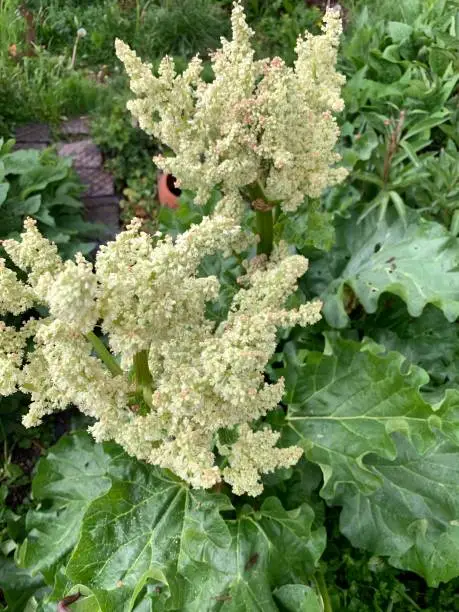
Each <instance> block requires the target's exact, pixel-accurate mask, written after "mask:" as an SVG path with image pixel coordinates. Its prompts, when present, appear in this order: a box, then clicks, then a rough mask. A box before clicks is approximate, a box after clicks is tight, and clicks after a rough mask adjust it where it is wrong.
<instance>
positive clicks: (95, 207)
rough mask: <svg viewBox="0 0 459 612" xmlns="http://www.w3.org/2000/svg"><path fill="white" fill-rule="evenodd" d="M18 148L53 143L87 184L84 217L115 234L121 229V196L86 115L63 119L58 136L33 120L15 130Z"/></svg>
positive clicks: (43, 147) (47, 127) (35, 147)
mask: <svg viewBox="0 0 459 612" xmlns="http://www.w3.org/2000/svg"><path fill="white" fill-rule="evenodd" d="M15 138H16V148H17V149H45V148H46V147H49V146H50V145H52V144H54V145H55V146H56V148H57V152H58V155H61V156H63V157H71V158H72V160H73V167H74V168H75V170H76V171H77V173H78V174H79V176H80V178H81V181H82V182H83V184H84V185H85V188H86V189H85V192H84V194H83V197H82V199H83V202H84V207H85V220H86V221H93V222H98V223H104V224H105V225H106V226H107V227H108V228H109V230H110V233H111V234H112V235H114V234H116V233H117V232H118V231H119V223H120V221H119V197H118V196H117V195H116V193H115V186H114V180H113V177H112V176H111V175H110V174H108V173H107V172H105V171H104V169H103V158H102V154H101V152H100V151H99V149H98V147H97V145H96V144H95V143H94V142H93V140H92V139H91V135H90V129H89V121H88V119H87V118H86V117H79V118H76V119H69V120H66V121H63V123H62V124H61V125H60V127H59V129H58V131H57V132H56V137H53V133H52V131H51V129H50V128H49V126H48V125H45V124H41V123H31V124H27V125H24V126H20V127H18V128H17V130H16V134H15Z"/></svg>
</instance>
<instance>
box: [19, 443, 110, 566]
mask: <svg viewBox="0 0 459 612" xmlns="http://www.w3.org/2000/svg"><path fill="white" fill-rule="evenodd" d="M107 448H108V447H106V449H107ZM110 461H111V456H110V454H109V453H108V452H106V450H104V449H103V447H102V446H97V445H94V444H93V443H92V441H91V439H90V437H89V436H88V435H87V434H83V433H79V434H75V435H72V436H66V437H63V438H61V439H60V440H59V442H58V443H57V444H56V446H54V447H53V448H52V449H51V450H50V451H49V453H48V455H47V457H46V458H44V459H42V460H41V461H40V463H39V466H38V471H37V474H36V476H35V478H34V480H33V485H32V491H33V495H34V498H35V499H36V500H39V501H44V500H52V504H51V506H49V507H47V506H45V507H44V508H43V509H39V510H32V511H30V512H29V513H28V515H27V529H28V531H29V535H28V537H27V539H26V541H25V542H24V544H23V545H22V547H21V554H20V560H21V565H22V566H24V567H26V568H28V569H29V570H30V571H31V572H32V574H36V573H37V572H45V571H47V570H50V569H52V568H53V566H55V564H56V563H57V562H59V561H60V560H62V559H63V558H64V557H65V555H66V554H67V553H68V552H69V551H70V550H71V549H72V548H73V546H74V545H75V543H76V541H77V538H78V533H79V528H80V525H81V520H82V518H83V514H84V512H85V510H86V509H87V507H88V505H89V503H90V502H91V501H92V500H93V499H95V498H96V497H98V496H99V495H101V494H102V493H104V492H105V491H106V490H107V489H108V487H109V486H110V480H109V479H108V478H107V477H106V476H105V474H106V471H107V468H108V465H109V463H110Z"/></svg>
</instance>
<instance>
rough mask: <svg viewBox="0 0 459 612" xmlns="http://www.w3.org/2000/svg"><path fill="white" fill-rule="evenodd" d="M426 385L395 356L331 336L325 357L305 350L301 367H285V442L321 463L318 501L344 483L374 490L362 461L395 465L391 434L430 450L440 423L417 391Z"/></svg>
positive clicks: (376, 481)
mask: <svg viewBox="0 0 459 612" xmlns="http://www.w3.org/2000/svg"><path fill="white" fill-rule="evenodd" d="M428 380H429V379H428V376H427V374H426V372H425V371H424V370H422V369H421V368H418V367H416V366H412V365H411V366H408V365H407V362H406V360H405V359H404V357H403V356H402V355H400V354H399V353H395V352H390V353H384V352H383V348H382V347H380V346H378V345H376V344H375V343H373V342H371V341H366V342H364V343H362V344H360V343H358V342H353V341H349V340H343V339H341V338H340V337H339V336H337V335H335V334H332V335H330V336H329V337H328V344H327V346H326V350H325V353H318V352H312V351H311V352H308V353H306V357H305V360H304V362H302V363H299V364H290V365H289V367H288V368H287V369H286V381H287V394H286V401H287V403H288V404H289V408H288V414H287V417H286V425H285V429H284V435H285V439H286V441H287V442H288V443H296V444H299V445H301V446H302V447H303V448H304V451H305V455H306V457H307V458H308V459H309V460H310V461H313V462H315V463H317V464H318V465H320V467H321V468H322V471H323V475H324V486H323V489H322V492H321V495H322V496H323V497H324V498H325V499H327V500H333V499H334V498H335V495H336V491H337V490H338V489H339V488H340V487H341V486H342V485H343V484H352V485H353V486H355V488H356V489H357V490H359V491H360V492H361V493H362V494H363V495H368V494H370V493H372V492H374V491H375V490H376V489H378V488H379V487H380V486H381V479H380V477H379V476H378V474H377V473H375V472H374V471H373V470H371V469H369V468H368V466H367V465H366V464H365V462H364V458H365V457H366V455H368V454H370V453H374V454H377V455H379V456H381V457H384V458H386V459H389V460H394V459H395V458H396V456H397V451H396V446H395V443H394V440H393V437H392V434H393V432H402V433H403V434H404V435H405V436H406V437H407V438H408V439H409V440H411V442H412V443H413V445H414V446H415V448H416V449H417V450H418V451H419V452H420V453H423V452H426V451H427V450H428V449H429V448H430V447H431V446H433V445H434V444H435V442H436V436H435V429H436V428H438V427H441V426H442V425H443V420H442V417H441V415H440V414H436V413H435V412H434V410H433V409H432V408H431V406H430V405H429V404H428V403H427V402H426V401H425V400H424V399H423V398H422V396H421V394H420V393H419V388H420V387H421V386H422V385H424V384H425V383H426V382H428ZM444 412H445V413H446V412H448V414H447V415H446V416H448V421H447V425H448V427H450V428H451V427H454V417H455V413H454V411H453V410H450V411H447V410H446V409H445V410H444ZM446 416H445V419H446ZM445 426H446V425H445Z"/></svg>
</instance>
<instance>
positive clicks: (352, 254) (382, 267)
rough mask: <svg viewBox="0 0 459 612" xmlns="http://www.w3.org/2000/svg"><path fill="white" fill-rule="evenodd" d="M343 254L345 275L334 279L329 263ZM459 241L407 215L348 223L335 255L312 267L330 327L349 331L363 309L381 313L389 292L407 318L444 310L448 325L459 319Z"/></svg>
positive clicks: (315, 288) (339, 231)
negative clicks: (429, 310) (430, 309)
mask: <svg viewBox="0 0 459 612" xmlns="http://www.w3.org/2000/svg"><path fill="white" fill-rule="evenodd" d="M337 253H338V254H339V258H340V261H341V262H342V263H341V269H338V270H337V269H336V268H335V273H337V274H338V275H337V276H335V278H334V279H333V280H331V282H329V283H328V284H327V286H326V287H325V288H324V280H323V279H324V278H326V279H327V278H329V277H330V263H329V261H332V262H334V261H335V260H336V254H337ZM458 266H459V240H458V239H457V238H454V237H452V236H451V234H450V233H449V232H448V231H447V230H446V229H445V228H444V227H443V226H442V225H440V224H438V223H435V222H432V221H426V220H425V219H423V218H422V217H420V216H419V215H418V214H417V213H415V212H414V211H407V219H406V224H405V223H404V222H403V221H402V220H401V219H396V220H392V221H387V220H383V221H381V222H380V223H379V224H378V220H377V216H376V215H372V216H368V217H367V218H365V219H364V220H363V221H362V223H360V224H357V223H356V222H355V219H350V220H347V221H343V222H342V223H341V225H340V226H339V227H338V228H337V247H336V252H335V253H333V252H332V253H331V254H330V255H329V256H325V257H323V258H321V259H319V260H316V261H315V262H312V263H311V267H310V271H309V272H308V276H309V279H306V282H307V283H309V287H310V289H311V290H312V291H313V292H316V293H320V297H321V299H322V300H323V301H324V308H323V314H324V316H325V318H326V320H327V321H328V323H329V324H330V325H332V326H333V327H337V328H342V327H346V326H347V325H348V324H349V322H350V319H349V314H350V313H351V312H352V311H353V310H354V309H355V307H356V306H357V304H358V303H360V304H362V306H363V308H364V309H365V311H366V312H367V313H373V312H376V310H377V307H378V301H379V298H380V296H381V295H382V294H383V293H384V292H388V293H392V294H395V295H398V296H399V297H400V298H402V300H403V301H404V302H406V305H407V308H408V312H409V313H410V315H412V316H414V317H418V316H419V315H420V314H421V313H422V311H423V309H424V307H425V306H426V305H427V304H433V305H435V306H437V307H438V308H439V309H441V310H442V311H443V313H444V315H445V317H446V318H447V319H448V321H454V320H455V319H456V318H457V317H458V316H459V271H458Z"/></svg>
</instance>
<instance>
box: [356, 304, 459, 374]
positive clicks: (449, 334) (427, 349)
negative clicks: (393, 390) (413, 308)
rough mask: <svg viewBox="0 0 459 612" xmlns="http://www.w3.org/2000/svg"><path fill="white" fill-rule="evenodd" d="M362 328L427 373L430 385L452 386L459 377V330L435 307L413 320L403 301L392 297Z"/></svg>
mask: <svg viewBox="0 0 459 612" xmlns="http://www.w3.org/2000/svg"><path fill="white" fill-rule="evenodd" d="M362 328H363V330H364V332H365V335H367V336H370V337H371V338H373V339H374V340H375V341H376V342H378V343H380V344H383V345H384V346H385V347H386V349H388V350H393V351H398V352H399V353H402V354H403V355H404V356H405V357H406V358H407V359H408V361H410V362H411V363H414V364H415V365H418V366H420V367H421V368H423V369H424V370H426V371H427V372H428V374H429V376H430V378H431V384H432V383H434V384H436V385H443V384H446V383H448V382H449V383H451V381H453V380H454V379H455V378H456V377H457V376H458V374H459V329H458V327H457V325H456V324H455V323H449V322H448V321H447V320H446V319H445V317H444V315H443V313H442V312H441V311H440V310H438V308H435V306H431V305H428V306H426V308H425V309H424V311H423V312H422V314H421V316H420V317H417V318H412V317H410V316H409V314H408V313H407V310H406V307H405V305H404V304H403V302H402V301H401V300H399V299H398V298H394V297H393V296H389V297H388V299H387V300H383V303H382V304H381V308H380V310H379V311H378V313H377V314H376V315H375V316H373V317H367V318H366V319H365V320H364V321H363V326H362Z"/></svg>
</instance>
